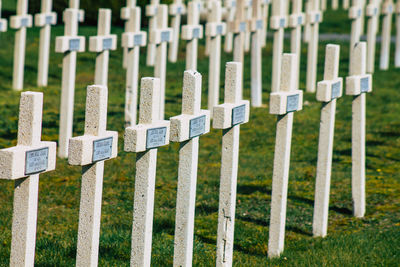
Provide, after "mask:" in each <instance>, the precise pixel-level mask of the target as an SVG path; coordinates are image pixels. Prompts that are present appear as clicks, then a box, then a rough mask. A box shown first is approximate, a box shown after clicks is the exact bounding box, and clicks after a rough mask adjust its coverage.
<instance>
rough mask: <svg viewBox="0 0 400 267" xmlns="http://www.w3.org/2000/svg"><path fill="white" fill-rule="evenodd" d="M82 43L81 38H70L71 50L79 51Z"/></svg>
mask: <svg viewBox="0 0 400 267" xmlns="http://www.w3.org/2000/svg"><path fill="white" fill-rule="evenodd" d="M79 45H80V40H79V39H70V40H69V50H70V51H78V50H79Z"/></svg>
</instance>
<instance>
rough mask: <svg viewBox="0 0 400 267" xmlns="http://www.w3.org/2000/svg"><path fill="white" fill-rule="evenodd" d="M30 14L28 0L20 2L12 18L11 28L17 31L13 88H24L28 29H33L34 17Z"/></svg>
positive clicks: (20, 0)
mask: <svg viewBox="0 0 400 267" xmlns="http://www.w3.org/2000/svg"><path fill="white" fill-rule="evenodd" d="M27 13H28V0H18V2H17V14H16V15H15V16H11V18H10V28H11V29H16V30H17V31H16V33H15V45H14V70H13V88H14V90H22V89H23V87H24V67H25V45H26V28H27V27H32V16H31V15H29V14H27Z"/></svg>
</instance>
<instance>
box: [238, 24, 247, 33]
mask: <svg viewBox="0 0 400 267" xmlns="http://www.w3.org/2000/svg"><path fill="white" fill-rule="evenodd" d="M239 31H240V32H244V31H246V22H240V24H239Z"/></svg>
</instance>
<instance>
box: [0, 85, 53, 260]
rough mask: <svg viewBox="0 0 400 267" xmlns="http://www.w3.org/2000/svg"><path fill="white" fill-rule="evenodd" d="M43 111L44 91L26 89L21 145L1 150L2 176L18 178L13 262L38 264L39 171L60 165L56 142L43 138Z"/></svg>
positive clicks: (21, 105)
mask: <svg viewBox="0 0 400 267" xmlns="http://www.w3.org/2000/svg"><path fill="white" fill-rule="evenodd" d="M42 112H43V94H42V93H37V92H24V93H22V95H21V101H20V105H19V122H18V143H17V146H15V147H11V148H5V149H1V150H0V179H7V180H14V181H15V186H14V207H13V219H12V240H11V258H10V266H27V267H33V265H34V260H35V243H36V219H37V207H38V192H39V174H40V173H44V172H48V171H52V170H54V169H55V167H56V143H55V142H44V141H41V135H42Z"/></svg>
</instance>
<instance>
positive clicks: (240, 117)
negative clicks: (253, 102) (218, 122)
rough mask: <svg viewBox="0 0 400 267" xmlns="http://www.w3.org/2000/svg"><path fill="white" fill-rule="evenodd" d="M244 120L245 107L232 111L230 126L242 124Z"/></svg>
mask: <svg viewBox="0 0 400 267" xmlns="http://www.w3.org/2000/svg"><path fill="white" fill-rule="evenodd" d="M245 119H246V105H241V106H238V107H236V108H233V109H232V126H234V125H236V124H240V123H243V122H244V121H245Z"/></svg>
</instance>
